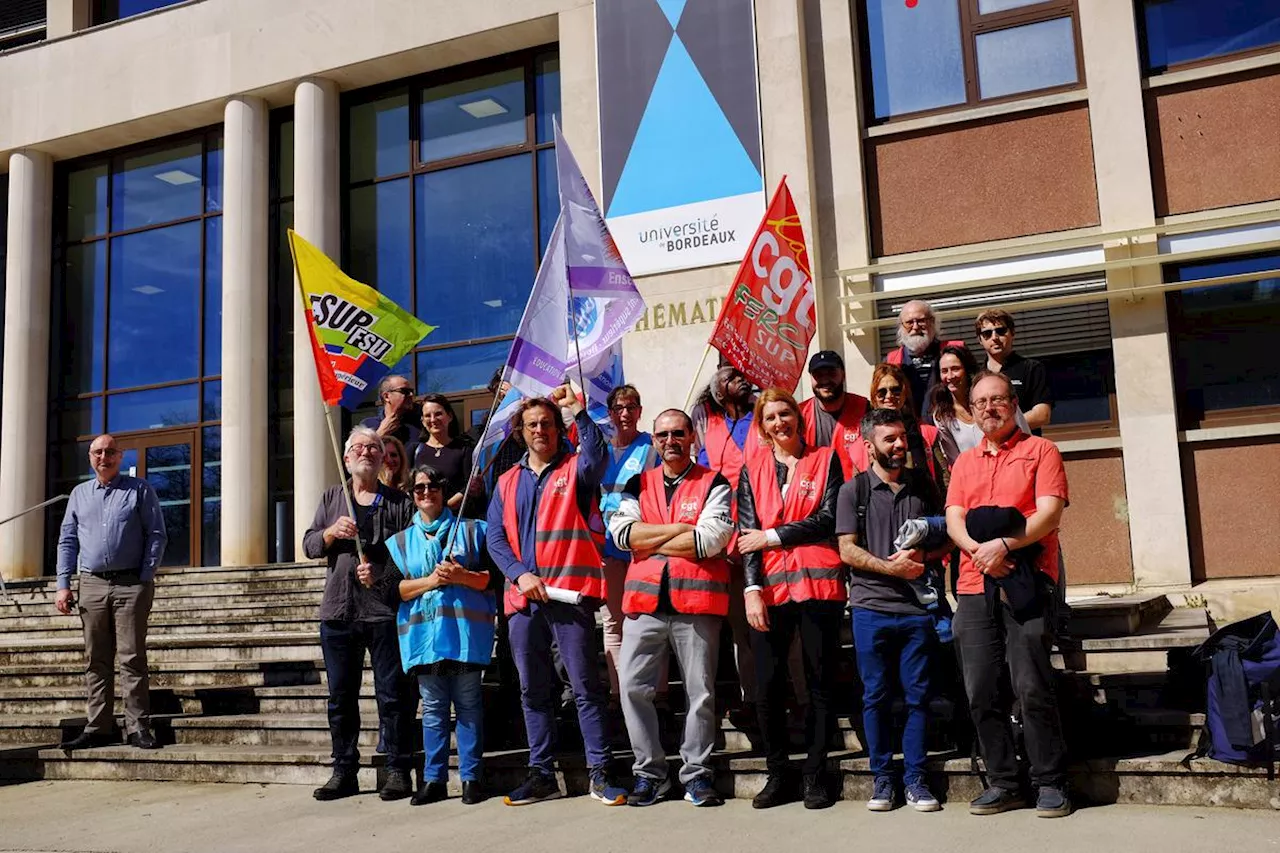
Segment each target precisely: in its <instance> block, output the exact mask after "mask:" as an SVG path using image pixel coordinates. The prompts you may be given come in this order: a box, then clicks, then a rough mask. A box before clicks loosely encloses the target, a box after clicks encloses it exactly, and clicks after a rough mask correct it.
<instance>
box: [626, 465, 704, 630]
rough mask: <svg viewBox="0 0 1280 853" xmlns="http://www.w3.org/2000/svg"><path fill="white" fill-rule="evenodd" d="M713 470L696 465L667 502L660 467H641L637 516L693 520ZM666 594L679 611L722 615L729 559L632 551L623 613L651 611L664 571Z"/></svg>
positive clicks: (651, 520)
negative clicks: (649, 468) (642, 472)
mask: <svg viewBox="0 0 1280 853" xmlns="http://www.w3.org/2000/svg"><path fill="white" fill-rule="evenodd" d="M715 477H716V475H715V472H714V471H711V470H709V469H707V468H704V467H702V466H701V465H697V464H695V465H694V466H693V468H692V469H691V470H690V471H689V473H688V474H686V475H685V477H684V479H683V480H681V481H680V484H679V485H678V486H676V490H675V492H674V493H673V494H672V495H671V501H670V502H668V501H667V490H666V485H665V483H664V482H663V479H662V469H661V468H653V469H651V470H649V471H646V472H645V473H644V475H643V476H642V477H641V480H640V520H641V521H642V522H644V523H645V524H695V525H696V524H697V523H698V516H699V515H701V514H702V508H703V507H704V506H706V503H707V495H708V494H710V492H711V486H712V484H713V483H714V482H715ZM664 571H665V572H666V576H667V594H668V597H669V598H670V599H671V606H672V607H673V608H675V610H676V611H677V612H679V613H690V614H695V613H698V614H710V615H713V616H724V615H725V614H727V613H728V612H729V563H728V561H726V560H725V559H723V558H722V557H718V556H717V557H709V558H706V559H702V560H694V559H690V558H688V557H668V556H665V555H644V554H633V557H632V561H631V565H630V566H629V567H627V578H626V581H625V583H624V584H623V587H622V588H623V593H622V612H623V613H652V612H654V611H655V610H656V609H657V608H658V595H659V593H660V592H661V587H662V576H663V572H664Z"/></svg>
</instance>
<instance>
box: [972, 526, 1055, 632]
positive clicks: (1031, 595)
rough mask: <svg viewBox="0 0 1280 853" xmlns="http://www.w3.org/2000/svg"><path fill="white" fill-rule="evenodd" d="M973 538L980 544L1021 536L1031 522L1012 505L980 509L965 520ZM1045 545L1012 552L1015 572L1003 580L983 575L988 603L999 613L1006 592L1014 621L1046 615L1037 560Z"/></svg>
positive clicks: (992, 609)
mask: <svg viewBox="0 0 1280 853" xmlns="http://www.w3.org/2000/svg"><path fill="white" fill-rule="evenodd" d="M964 523H965V528H966V529H967V530H968V531H969V535H970V536H972V537H973V538H974V539H976V540H978V541H979V542H988V541H990V540H992V539H999V538H1000V537H1002V536H1021V535H1022V534H1023V533H1025V532H1026V529H1027V519H1026V518H1025V517H1024V516H1023V515H1022V513H1021V512H1020V511H1018V510H1017V509H1015V508H1014V507H1008V506H980V507H975V508H974V509H971V510H969V514H968V515H966V516H965V519H964ZM1042 550H1043V546H1041V545H1040V544H1039V543H1037V544H1034V545H1028V546H1027V547H1025V548H1018V549H1017V550H1015V551H1010V552H1009V559H1010V560H1012V561H1013V571H1012V572H1010V573H1009V574H1007V575H1005V576H1004V577H1002V578H998V579H997V578H993V577H991V576H990V575H984V576H983V582H984V590H985V593H986V596H987V604H988V605H989V606H990V608H991V611H992V612H995V608H996V604H997V600H998V598H999V596H1000V593H1001V592H1003V593H1004V597H1005V600H1006V601H1008V603H1009V609H1010V610H1012V611H1013V618H1014V619H1016V620H1018V622H1026V621H1027V620H1028V619H1033V618H1035V617H1036V616H1040V615H1042V614H1043V613H1044V607H1043V602H1042V600H1041V594H1042V584H1043V581H1042V580H1041V579H1040V577H1039V575H1040V571H1039V570H1038V569H1036V557H1038V556H1039V555H1040V552H1041V551H1042Z"/></svg>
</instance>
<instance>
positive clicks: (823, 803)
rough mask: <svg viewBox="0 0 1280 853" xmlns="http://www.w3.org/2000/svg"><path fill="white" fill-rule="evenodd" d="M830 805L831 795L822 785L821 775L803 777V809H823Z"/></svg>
mask: <svg viewBox="0 0 1280 853" xmlns="http://www.w3.org/2000/svg"><path fill="white" fill-rule="evenodd" d="M830 805H831V795H830V794H828V793H827V786H826V785H824V784H823V783H822V774H821V773H815V774H813V775H811V776H810V775H806V776H805V777H804V807H805V808H806V809H825V808H828V807H829V806H830Z"/></svg>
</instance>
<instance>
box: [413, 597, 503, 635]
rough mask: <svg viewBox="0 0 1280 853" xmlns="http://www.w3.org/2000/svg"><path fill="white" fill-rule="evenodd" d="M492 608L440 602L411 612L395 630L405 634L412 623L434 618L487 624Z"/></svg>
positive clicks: (491, 614)
mask: <svg viewBox="0 0 1280 853" xmlns="http://www.w3.org/2000/svg"><path fill="white" fill-rule="evenodd" d="M493 615H494V611H493V610H477V609H476V608H474V607H457V606H454V605H451V604H441V605H439V606H437V607H432V608H430V609H429V610H419V611H416V612H415V613H413V614H411V615H410V616H409V618H408V619H407V620H406V621H404V622H401V623H400V624H399V626H397V630H398V631H399V632H400V633H401V634H407V633H409V631H410V630H411V629H412V626H414V625H421V624H423V623H425V622H432V621H435V620H436V619H460V620H462V621H464V622H475V623H476V624H478V625H488V624H490V623H492V622H493Z"/></svg>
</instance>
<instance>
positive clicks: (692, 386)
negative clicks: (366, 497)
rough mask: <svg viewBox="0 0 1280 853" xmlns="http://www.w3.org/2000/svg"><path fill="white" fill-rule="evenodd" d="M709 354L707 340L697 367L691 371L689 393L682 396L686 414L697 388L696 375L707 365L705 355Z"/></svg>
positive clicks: (709, 344)
mask: <svg viewBox="0 0 1280 853" xmlns="http://www.w3.org/2000/svg"><path fill="white" fill-rule="evenodd" d="M709 355H711V341H707V346H706V349H704V350H703V351H702V361H699V362H698V369H697V370H695V371H694V372H693V381H692V382H691V383H689V395H688V396H687V397H685V398H684V410H685V413H686V414H689V407H690V406H691V405H693V395H694V392H696V391H697V390H698V377H699V376H701V375H702V368H704V367H706V366H707V356H709Z"/></svg>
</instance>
